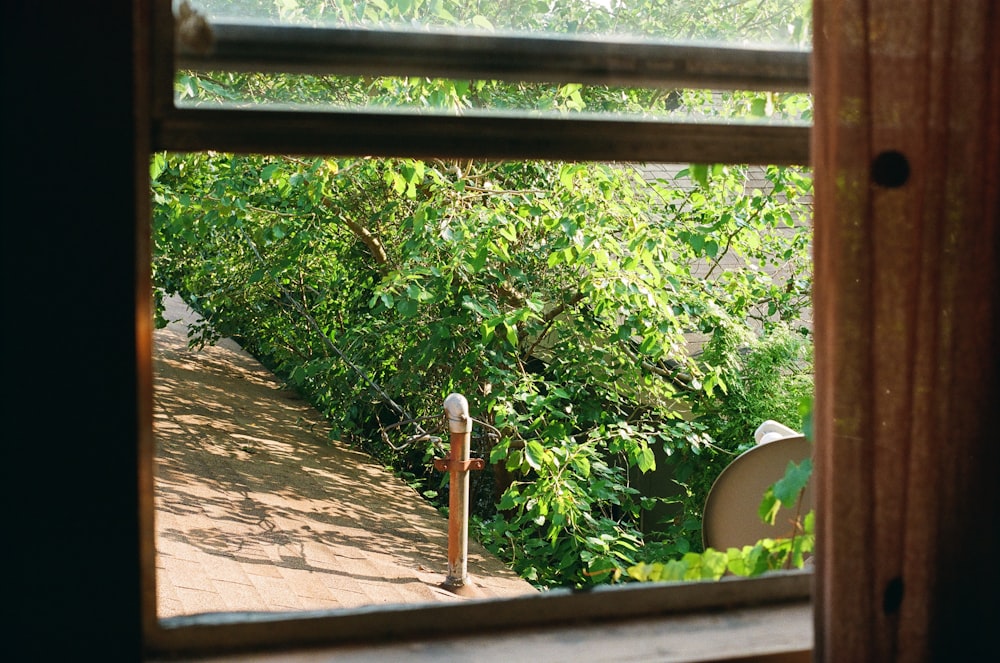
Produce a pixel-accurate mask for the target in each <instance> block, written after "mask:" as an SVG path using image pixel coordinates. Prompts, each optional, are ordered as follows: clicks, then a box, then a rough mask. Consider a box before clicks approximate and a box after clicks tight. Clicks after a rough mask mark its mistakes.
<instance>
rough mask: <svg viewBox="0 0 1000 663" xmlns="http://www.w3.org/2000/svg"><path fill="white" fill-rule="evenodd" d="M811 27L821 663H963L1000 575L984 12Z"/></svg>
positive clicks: (994, 127) (984, 4)
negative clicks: (999, 566)
mask: <svg viewBox="0 0 1000 663" xmlns="http://www.w3.org/2000/svg"><path fill="white" fill-rule="evenodd" d="M814 18H815V35H816V37H815V45H814V55H813V61H814V66H815V71H814V80H815V85H816V88H815V94H816V108H817V110H816V125H815V129H814V135H813V151H812V152H813V159H814V161H813V163H814V167H815V172H816V219H815V224H816V240H815V247H816V249H815V250H816V285H815V309H816V310H815V323H816V343H817V349H816V356H817V366H816V424H817V427H816V436H817V449H816V465H817V470H816V471H817V478H816V481H817V486H818V495H817V505H818V511H819V514H820V515H819V536H818V538H819V552H818V554H817V588H818V596H817V604H816V633H817V642H816V656H817V659H818V660H824V661H924V660H962V659H961V658H956V655H958V654H959V653H960V652H974V651H976V650H978V649H979V648H985V641H986V635H985V634H988V633H989V632H990V629H991V628H992V625H991V624H989V623H987V617H986V616H985V615H987V614H990V611H989V606H990V605H991V601H992V593H993V592H995V590H996V579H997V573H996V571H995V570H994V567H995V565H994V563H993V561H992V560H991V556H992V554H993V553H994V549H995V547H996V543H997V540H996V539H997V534H996V529H997V528H996V525H995V522H994V516H993V514H994V511H995V507H996V505H997V488H996V486H997V477H996V472H997V470H998V464H997V452H996V442H995V440H997V439H998V438H1000V427H997V426H996V425H995V423H994V420H993V415H994V411H995V410H996V408H997V404H998V403H1000V394H998V389H997V365H998V362H997V347H996V346H997V318H998V311H1000V302H998V296H997V292H998V288H997V285H998V278H997V276H998V274H997V258H998V237H997V224H998V218H1000V194H998V158H1000V157H998V134H1000V119H998V110H997V109H998V107H1000V93H998V78H997V70H998V68H1000V67H998V65H1000V56H998V55H1000V51H998V47H997V42H996V40H995V36H994V35H995V34H996V33H997V31H998V27H1000V26H998V22H1000V19H998V8H997V5H996V3H995V2H991V1H990V0H968V1H962V2H947V1H944V0H869V1H867V2H865V1H863V0H831V1H828V2H817V3H816V4H815V9H814Z"/></svg>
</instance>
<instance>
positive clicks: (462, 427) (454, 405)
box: [444, 394, 472, 433]
mask: <svg viewBox="0 0 1000 663" xmlns="http://www.w3.org/2000/svg"><path fill="white" fill-rule="evenodd" d="M444 412H445V414H447V415H448V430H449V431H451V432H452V433H469V432H471V431H472V419H471V418H470V417H469V401H468V400H466V398H465V396H463V395H462V394H448V397H447V398H446V399H444Z"/></svg>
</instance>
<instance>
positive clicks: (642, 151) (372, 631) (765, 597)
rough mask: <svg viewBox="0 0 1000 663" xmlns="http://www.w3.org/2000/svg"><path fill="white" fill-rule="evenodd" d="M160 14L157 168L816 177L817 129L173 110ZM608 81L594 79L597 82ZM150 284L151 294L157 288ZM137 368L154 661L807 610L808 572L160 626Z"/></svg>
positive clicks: (147, 385) (158, 0)
mask: <svg viewBox="0 0 1000 663" xmlns="http://www.w3.org/2000/svg"><path fill="white" fill-rule="evenodd" d="M150 2H152V9H151V10H152V16H151V18H152V20H151V21H150V23H149V24H150V25H151V26H152V29H151V33H150V34H149V38H150V43H151V45H152V46H151V51H152V52H151V53H150V54H148V55H149V63H150V68H151V72H152V76H151V89H150V99H151V102H150V109H151V113H150V121H151V127H150V140H151V143H150V145H149V146H148V154H150V155H151V154H153V153H155V152H158V151H163V150H168V151H198V150H219V151H233V152H260V153H273V154H311V155H321V154H331V153H332V154H337V155H369V156H390V155H391V156H412V157H424V156H432V155H433V156H438V157H466V158H471V157H476V158H488V159H507V158H521V159H560V160H568V161H588V160H601V161H649V162H654V161H670V162H732V163H748V164H807V163H809V143H810V129H809V127H807V126H794V125H788V126H767V125H743V124H739V125H734V124H703V123H699V124H691V123H678V122H666V121H631V120H620V119H593V118H587V119H567V118H526V117H523V116H520V117H498V116H492V115H469V116H463V117H449V116H426V115H416V114H407V115H406V117H407V122H405V123H401V122H398V121H389V120H398V119H399V117H400V114H396V113H377V112H322V111H287V110H220V109H198V108H177V107H176V106H175V105H174V101H173V77H174V66H173V63H174V57H175V52H174V47H175V42H174V39H173V37H172V34H173V16H172V13H171V11H170V4H171V3H170V0H150ZM539 41H543V40H539ZM699 52H701V53H707V52H708V51H699V50H698V49H695V53H699ZM786 56H787V58H788V59H789V60H790V61H794V62H798V65H796V66H793V67H789V68H788V69H787V70H786V74H787V75H788V76H789V79H788V80H789V82H788V85H786V86H784V87H785V88H792V89H798V88H801V86H802V84H803V81H802V80H801V78H799V79H795V76H798V75H799V74H795V75H793V74H791V73H788V72H793V71H798V72H800V73H801V66H800V65H801V54H800V53H790V54H786ZM689 57H692V56H691V55H690V54H689ZM796 67H798V68H796ZM609 76H610V75H609ZM793 79H794V80H793ZM608 80H609V81H610V80H612V79H611V78H608ZM663 80H666V79H663ZM601 81H602V79H600V78H599V77H598V79H597V81H596V82H601ZM647 82H648V81H647ZM661 82H663V81H661ZM687 82H691V81H687ZM731 83H732V82H731ZM775 87H781V86H775ZM140 105H141V104H140ZM146 175H147V178H146V181H145V183H144V184H143V183H141V182H140V184H139V188H140V190H148V188H149V182H148V173H147V174H146ZM143 186H144V187H145V188H144V189H143ZM139 218H142V215H140V216H139ZM143 233H147V234H148V229H146V230H143V229H142V228H140V236H142V234H143ZM142 241H144V242H146V244H145V245H144V246H142V247H141V253H144V256H143V257H142V258H140V263H142V262H143V261H144V260H145V261H146V263H145V264H146V265H148V264H149V263H148V261H149V255H150V253H149V251H150V247H149V246H148V242H149V238H148V237H144V238H143V239H142ZM140 267H141V265H140ZM143 278H144V280H145V282H146V284H147V285H148V281H149V277H148V275H146V276H144V277H143ZM145 290H147V291H148V290H150V288H149V287H146V288H145ZM150 297H151V293H145V294H144V293H143V288H142V287H141V284H140V292H139V298H140V302H139V306H138V308H139V311H140V312H142V311H145V312H149V311H150V310H151V305H152V304H151V301H150ZM141 346H142V343H140V348H141ZM139 361H140V372H141V373H142V375H141V379H140V383H141V384H142V385H143V389H144V391H146V390H148V391H149V394H150V397H147V396H146V395H144V396H143V401H144V403H145V407H144V409H143V411H142V412H141V413H140V454H139V456H140V507H141V514H140V517H141V524H140V528H141V548H140V549H141V559H142V587H143V589H144V592H143V614H142V623H143V631H144V641H145V645H146V648H147V650H148V651H149V652H150V653H151V654H152V655H154V656H155V655H178V654H184V655H199V654H204V653H207V652H219V651H223V652H225V651H238V650H244V649H271V648H279V647H286V646H296V647H301V646H309V645H314V646H320V645H343V644H357V643H382V642H385V641H386V640H387V639H404V640H405V639H414V638H427V637H434V636H442V635H447V634H452V633H453V632H454V631H453V624H454V623H456V622H460V623H461V624H462V629H463V631H471V632H493V633H495V632H498V631H501V630H504V629H517V628H527V627H540V626H555V625H565V624H573V623H579V622H581V621H583V622H604V621H609V620H612V621H614V620H636V619H642V618H660V617H667V616H678V615H685V614H693V613H711V612H714V611H719V610H734V609H740V608H755V607H763V608H765V609H766V608H767V607H768V606H787V605H798V606H805V605H809V603H810V600H811V591H812V584H813V579H812V572H811V571H810V570H801V571H789V572H775V573H773V574H769V575H767V576H764V577H761V578H754V579H725V580H723V581H719V582H710V583H664V584H660V583H656V584H653V583H651V584H642V585H640V584H635V585H626V586H619V587H599V588H596V589H594V590H590V591H586V592H573V591H568V590H566V591H562V590H557V591H552V592H548V593H545V594H543V595H539V596H528V597H515V598H509V599H490V600H469V601H463V602H461V603H455V604H451V603H449V604H431V605H417V606H391V607H389V608H378V609H376V608H370V609H369V608H365V609H357V610H339V611H323V612H308V613H288V614H274V615H270V614H269V615H248V614H240V613H231V614H230V613H227V614H221V615H220V614H215V615H190V616H182V617H174V618H167V619H160V618H158V617H157V616H156V594H155V589H156V581H155V526H154V523H153V504H152V500H153V498H152V495H153V476H152V464H153V457H154V447H153V439H152V432H151V431H152V412H151V409H152V408H151V405H149V401H151V380H152V377H151V366H150V358H149V357H148V356H146V357H144V356H142V353H141V352H140V357H139ZM799 652H800V653H801V647H800V648H799Z"/></svg>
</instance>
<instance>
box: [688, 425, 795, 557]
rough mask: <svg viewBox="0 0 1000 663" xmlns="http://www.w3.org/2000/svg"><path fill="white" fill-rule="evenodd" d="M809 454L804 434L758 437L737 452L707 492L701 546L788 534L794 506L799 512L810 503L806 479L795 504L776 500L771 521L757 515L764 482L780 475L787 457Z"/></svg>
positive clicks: (723, 545) (745, 542) (730, 544)
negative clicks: (764, 439)
mask: <svg viewBox="0 0 1000 663" xmlns="http://www.w3.org/2000/svg"><path fill="white" fill-rule="evenodd" d="M811 457H812V445H811V444H810V443H809V442H808V441H807V440H806V438H805V436H804V435H794V436H790V437H783V438H780V439H774V440H771V441H769V442H762V443H761V444H758V445H757V446H755V447H753V448H751V449H748V450H747V451H744V452H743V453H742V454H740V455H739V456H737V457H736V460H734V461H733V462H732V463H730V464H729V466H728V467H727V468H726V469H724V470H723V471H722V474H720V475H719V477H718V478H717V479H716V480H715V483H714V484H712V489H711V490H710V491H709V492H708V499H707V500H706V501H705V515H704V519H703V522H702V532H701V534H702V543H704V545H705V547H706V548H714V549H715V550H726V549H727V548H742V547H743V546H752V545H754V544H755V543H757V542H758V541H760V540H761V539H768V538H771V539H776V538H785V537H788V536H790V535H791V534H792V525H791V523H792V521H793V520H794V518H795V516H796V506H798V516H799V517H800V518H801V517H802V516H804V515H805V514H806V513H808V512H809V510H810V509H812V508H813V506H814V499H813V490H812V481H810V482H809V483H808V484H806V489H805V491H804V493H803V495H802V501H801V504H799V505H796V504H783V505H782V506H781V508H780V509H779V510H778V515H777V517H776V518H775V519H774V525H768V524H767V523H764V522H762V521H761V519H760V515H759V513H758V511H759V508H760V502H761V499H763V497H764V493H765V492H766V491H767V489H768V487H770V486H771V485H772V484H773V483H774V482H775V481H777V480H778V479H780V478H781V477H783V476H784V475H785V469H786V468H787V467H788V462H789V461H792V462H795V463H801V462H802V461H803V460H805V459H806V458H811Z"/></svg>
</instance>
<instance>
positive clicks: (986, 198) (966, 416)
mask: <svg viewBox="0 0 1000 663" xmlns="http://www.w3.org/2000/svg"><path fill="white" fill-rule="evenodd" d="M136 6H137V7H138V9H139V11H138V13H137V16H138V19H139V21H138V23H137V26H139V32H140V33H143V31H144V28H146V27H148V26H149V25H151V23H150V22H148V19H150V18H151V15H150V13H149V7H148V5H147V3H145V2H137V3H136ZM143 19H147V22H143ZM814 23H815V26H816V27H815V29H814V34H815V35H816V37H815V40H814V49H813V63H814V64H813V66H814V76H813V80H814V82H815V89H814V94H815V100H816V114H815V128H814V130H813V133H812V139H811V142H812V149H811V163H812V166H813V168H814V178H815V188H816V206H815V228H816V240H815V255H816V287H815V293H814V302H815V303H814V311H815V325H816V357H817V366H816V422H817V426H816V438H817V441H816V448H817V458H816V473H817V477H816V478H817V480H818V490H817V499H818V526H819V536H818V546H819V549H818V552H817V570H816V577H815V580H816V594H815V600H814V607H815V622H814V623H815V631H816V646H815V649H814V651H813V656H814V658H816V659H817V660H823V661H865V660H872V661H875V660H878V661H911V660H912V661H920V660H956V658H955V657H956V656H957V657H959V660H961V659H962V657H963V656H968V655H975V654H982V653H985V652H986V651H988V650H989V649H990V647H989V642H988V641H989V640H990V639H991V636H990V627H991V624H990V623H989V619H988V617H987V616H986V615H988V613H989V612H990V611H989V610H988V608H986V607H984V606H989V605H992V604H993V603H994V600H995V596H994V592H995V591H996V589H997V572H996V571H995V570H994V567H995V565H993V564H991V563H990V562H986V563H985V565H984V566H985V568H976V569H973V570H970V569H969V568H968V567H967V566H966V565H965V564H963V559H964V557H963V556H964V555H966V554H968V555H988V553H984V552H983V551H992V550H995V549H996V544H997V529H998V528H996V527H995V526H993V527H991V526H990V525H989V522H988V519H989V516H988V515H987V516H985V517H984V515H983V514H982V512H983V509H984V508H986V509H992V508H993V507H994V506H995V505H996V504H997V503H998V500H997V497H998V489H997V486H998V484H1000V482H997V481H996V480H995V476H994V475H995V473H996V472H997V470H998V463H997V450H996V449H997V445H996V443H995V441H994V440H995V437H996V428H995V425H994V422H993V420H994V418H995V416H994V410H995V407H996V402H997V400H998V384H997V373H998V368H997V366H998V363H1000V362H998V361H997V360H998V357H997V347H996V346H997V343H996V338H997V337H998V336H1000V333H998V332H1000V323H998V319H1000V301H998V291H1000V288H997V287H996V284H997V283H998V282H1000V279H998V276H1000V273H998V253H1000V249H998V243H1000V242H998V234H997V225H998V218H1000V193H998V187H1000V184H998V182H1000V165H998V163H1000V157H998V153H1000V117H998V113H1000V111H998V109H1000V82H998V81H1000V79H998V76H1000V74H998V71H1000V67H997V66H995V65H996V63H997V62H1000V46H998V44H1000V40H996V39H994V38H993V37H992V35H994V34H996V33H997V32H998V31H1000V18H998V9H997V7H996V5H995V3H991V2H990V1H989V0H967V1H965V2H948V1H947V0H867V1H865V0H817V1H816V2H815V5H814ZM151 36H152V35H149V34H148V33H147V34H146V37H147V38H148V37H151ZM148 43H149V42H147V41H145V40H144V38H143V37H142V36H140V39H139V46H138V53H139V54H140V57H139V69H140V70H142V69H143V67H144V66H145V65H144V62H145V63H148V61H149V60H148V59H146V60H145V61H143V55H145V56H146V57H147V58H148V55H149V50H148V48H147V47H144V46H143V44H146V45H147V46H148ZM138 79H139V81H140V84H139V94H138V97H137V101H136V104H137V107H138V109H139V113H138V117H139V120H138V131H139V135H138V136H137V139H136V142H137V144H138V153H137V160H136V163H137V164H141V163H142V162H143V160H144V159H145V158H148V154H149V153H150V149H151V147H152V146H153V145H156V144H157V143H156V139H155V136H156V134H157V131H159V130H162V129H163V127H164V126H165V125H160V126H158V125H157V123H156V122H157V121H156V120H155V119H151V118H156V117H163V116H158V115H157V112H156V111H152V112H150V109H151V107H152V106H153V105H154V103H155V102H154V101H152V100H153V95H151V94H149V92H150V90H151V89H152V88H151V87H144V86H143V84H142V83H141V81H142V80H143V75H142V74H140V76H139V77H138ZM179 129H181V127H179ZM581 158H582V157H581ZM677 158H680V155H678V157H677ZM139 170H140V171H141V170H142V169H141V166H140V167H139ZM137 177H138V178H139V183H140V184H141V181H142V178H141V177H140V176H139V175H137ZM147 188H148V187H147ZM137 189H138V190H137V192H136V196H137V199H138V200H137V207H136V209H137V212H138V213H137V217H138V219H140V220H142V219H145V218H147V216H144V214H148V212H147V210H148V207H147V205H148V200H143V194H142V191H141V190H142V187H141V186H139V187H137ZM138 239H139V241H140V255H143V254H142V252H143V251H147V252H148V246H143V245H141V244H142V242H143V241H146V242H148V239H146V240H143V232H142V231H141V230H140V232H139V238H138ZM145 255H146V256H147V257H145V258H140V259H139V263H140V265H142V264H143V260H147V261H148V253H147V254H145ZM145 264H148V262H146V263H145ZM143 286H148V275H145V273H144V271H142V270H140V274H139V278H138V287H137V297H138V302H137V311H138V313H139V314H140V315H139V322H138V323H137V324H138V328H139V339H138V341H137V347H138V350H139V365H140V371H146V370H148V358H147V359H146V362H145V365H144V364H143V360H142V356H143V353H144V352H146V353H148V350H149V340H148V335H149V334H150V329H149V326H148V324H147V323H144V322H143V321H142V320H143V317H142V316H143V315H145V314H148V313H149V301H148V287H146V291H147V293H146V295H145V296H143ZM139 386H140V389H148V376H146V377H144V378H143V379H141V380H140V382H139ZM140 396H141V397H140V400H139V406H140V410H141V411H140V428H139V437H140V441H141V442H142V443H143V445H147V446H148V442H149V440H148V438H149V437H150V430H151V427H150V426H149V422H150V421H151V419H150V415H149V412H148V411H147V410H143V409H142V408H148V407H149V406H148V402H147V401H148V400H149V399H148V398H147V397H148V393H147V394H141V395H140ZM142 448H145V447H142ZM140 461H141V462H140V476H144V473H146V474H148V472H149V470H148V469H144V468H145V464H146V463H149V461H150V459H149V458H148V457H145V458H140ZM834 477H836V481H834ZM147 478H148V477H147ZM929 487H932V488H933V491H932V490H930V489H929ZM149 499H150V498H149V495H148V491H141V492H140V507H142V513H144V514H148V513H151V504H149V503H148V502H147V503H143V500H149ZM987 513H992V511H988V512H987ZM147 517H148V515H147ZM984 520H986V522H984ZM144 531H146V530H144ZM956 551H957V552H956ZM149 554H150V551H149V550H148V549H144V552H143V555H144V558H143V560H142V562H143V564H144V565H145V566H146V568H151V566H150V565H151V562H152V560H151V559H150V558H149V557H148V555H149ZM732 584H733V585H736V584H737V583H732ZM768 584H770V583H768ZM146 589H147V590H148V589H149V587H148V586H147V587H146ZM643 589H644V590H645V592H648V594H646V596H648V597H649V603H648V604H645V606H644V607H641V608H638V609H637V612H635V613H631V614H629V615H627V616H629V617H630V618H636V617H638V616H639V615H638V612H644V613H646V614H647V615H649V616H650V617H657V616H660V617H662V616H663V615H664V614H665V613H669V612H670V607H669V604H670V599H668V595H672V594H673V593H674V589H675V588H643ZM677 589H679V588H677ZM645 592H643V593H645ZM626 593H627V592H626ZM626 593H619V595H625V594H626ZM638 594H639V592H637V593H636V596H638ZM608 595H609V596H610V595H611V592H609V593H608ZM587 596H590V597H593V596H597V594H585V595H574V596H571V597H567V598H566V599H565V600H566V605H567V606H569V605H573V606H574V607H575V604H576V603H577V602H585V601H587V600H589V599H587V598H586V597H587ZM640 603H642V602H641V601H640ZM664 606H667V607H664ZM147 607H148V606H147ZM674 607H679V606H674ZM144 614H148V612H147V613H144ZM587 618H589V619H591V620H594V619H601V616H600V615H598V614H596V613H591V614H589V615H587ZM570 619H571V617H570V616H569V614H568V613H567V614H563V615H561V617H560V618H559V619H557V620H553V621H551V622H548V623H547V624H545V625H544V626H545V629H547V632H548V633H549V634H551V636H552V638H555V639H558V637H559V635H558V634H559V633H560V632H568V631H566V629H567V628H568V627H569V625H570V624H571V622H570V621H567V620H570ZM289 623H296V622H289ZM145 626H146V629H147V631H146V634H147V638H149V637H150V633H151V631H150V630H149V629H150V624H148V623H147V624H145ZM521 626H526V624H522V625H521ZM157 628H159V627H158V626H157V625H156V624H155V623H154V624H153V625H152V629H153V631H155V629H157ZM213 628H215V627H212V628H209V629H208V630H205V631H198V627H194V630H192V631H189V632H191V633H210V631H212V629H213ZM220 628H223V629H226V628H228V627H227V626H222V627H220ZM233 628H234V629H236V630H237V631H239V629H241V628H242V627H240V626H239V625H234V626H233ZM560 629H562V630H560ZM721 630H722V631H724V630H725V628H722V629H721ZM227 632H229V631H227ZM218 634H219V631H218V630H216V631H215V633H214V634H212V633H210V637H208V638H207V639H206V640H205V641H203V642H201V643H200V644H199V645H198V646H199V647H206V648H207V649H197V650H198V651H207V650H210V649H211V648H212V647H214V646H219V645H220V641H219V640H218V639H217V637H216V636H217V635H218ZM237 635H238V636H240V637H242V635H244V633H243V632H242V631H239V632H238V633H237ZM290 635H291V640H290V641H288V644H294V643H301V644H304V643H310V642H311V643H312V644H318V642H319V641H318V640H310V636H309V634H308V633H307V632H302V631H298V632H296V631H295V629H294V628H293V629H291V632H290ZM280 639H283V638H279V639H275V640H274V641H272V642H270V643H264V642H259V643H257V644H256V645H254V647H256V648H258V649H260V648H266V647H268V646H276V645H278V644H279V642H278V640H280ZM148 644H149V640H147V645H148ZM158 644H162V643H158V642H156V638H155V634H154V637H153V646H152V651H153V652H154V653H156V652H157V651H160V652H161V653H162V652H163V651H164V650H158V649H157V645H158ZM190 651H195V650H190ZM577 653H578V654H579V655H580V657H581V659H585V658H586V651H579V650H578V652H577ZM729 656H730V658H731V659H732V660H737V658H738V655H737V654H734V653H732V652H731V653H730V654H729Z"/></svg>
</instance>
